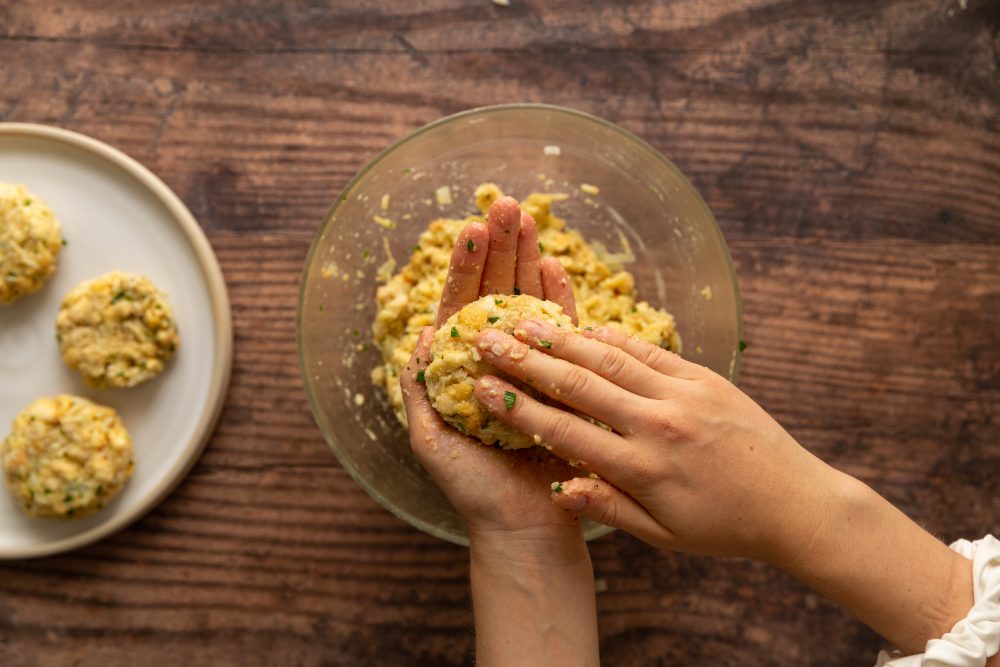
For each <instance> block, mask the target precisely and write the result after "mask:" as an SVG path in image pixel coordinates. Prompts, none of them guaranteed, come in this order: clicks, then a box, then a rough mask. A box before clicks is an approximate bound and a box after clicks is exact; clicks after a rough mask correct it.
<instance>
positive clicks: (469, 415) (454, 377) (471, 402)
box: [424, 294, 576, 449]
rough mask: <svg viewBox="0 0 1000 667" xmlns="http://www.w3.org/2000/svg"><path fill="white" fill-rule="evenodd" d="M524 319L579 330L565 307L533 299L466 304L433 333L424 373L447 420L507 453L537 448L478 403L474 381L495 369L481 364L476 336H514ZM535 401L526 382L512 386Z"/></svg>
mask: <svg viewBox="0 0 1000 667" xmlns="http://www.w3.org/2000/svg"><path fill="white" fill-rule="evenodd" d="M526 319H537V320H542V321H544V322H549V323H551V324H556V325H558V326H561V327H563V328H564V329H569V330H571V331H575V330H576V327H574V326H573V321H572V320H571V319H570V318H569V316H568V315H566V314H565V313H563V310H562V307H560V306H558V305H556V304H554V303H552V302H551V301H542V300H541V299H536V298H535V297H532V296H526V295H521V296H508V295H499V294H494V295H490V296H484V297H482V298H481V299H479V300H478V301H473V302H472V303H470V304H468V305H466V306H465V307H464V308H462V309H461V310H460V311H458V312H457V313H455V314H454V315H452V316H451V317H450V318H448V321H447V322H445V323H444V325H443V326H442V327H441V328H440V329H438V331H437V333H436V334H434V342H433V343H432V345H431V361H430V364H429V365H428V366H427V368H426V369H425V371H424V381H425V382H426V384H427V395H428V396H429V397H430V400H431V404H432V405H433V406H434V409H436V410H437V411H438V412H439V413H441V416H442V417H444V420H445V421H446V422H448V423H449V424H451V425H452V426H454V427H455V428H457V429H458V430H460V431H462V432H463V433H468V434H469V435H471V436H473V437H475V438H478V439H479V440H480V441H482V442H483V443H485V444H487V445H492V444H498V445H500V446H501V447H503V448H504V449H524V448H526V447H534V446H535V442H534V441H533V440H532V438H531V436H528V435H525V434H524V433H519V432H518V431H515V430H514V429H513V428H511V427H510V426H508V425H507V424H505V423H503V422H502V421H500V420H499V419H497V418H496V417H494V416H492V415H491V414H490V413H489V412H487V411H486V409H485V408H483V406H482V405H480V403H479V401H478V400H476V397H475V395H474V394H473V390H474V389H475V385H476V380H477V379H479V378H481V377H483V376H484V375H496V374H498V373H499V371H497V369H496V368H495V367H494V366H492V365H491V364H488V363H487V362H485V361H483V360H482V358H481V357H480V355H479V350H478V349H477V348H476V335H477V334H478V333H479V332H480V331H482V330H483V329H487V328H493V329H499V330H501V331H505V332H507V333H513V332H514V328H515V327H516V326H517V325H518V324H519V323H520V322H521V321H522V320H526ZM514 384H516V385H517V386H518V387H519V388H520V389H522V390H523V391H525V393H528V394H530V395H532V396H535V397H540V396H541V395H540V394H539V393H538V392H536V391H535V390H534V389H532V388H530V387H527V386H525V385H524V384H523V383H519V382H514Z"/></svg>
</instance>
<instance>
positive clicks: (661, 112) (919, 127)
mask: <svg viewBox="0 0 1000 667" xmlns="http://www.w3.org/2000/svg"><path fill="white" fill-rule="evenodd" d="M998 33H1000V3H998V2H996V0H967V1H966V0H961V1H959V0H953V1H952V0H901V1H898V2H870V1H867V0H866V1H854V0H849V1H844V2H836V3H833V2H824V1H822V0H808V1H803V2H791V1H787V0H778V1H771V2H764V1H759V0H738V1H732V2H730V1H723V0H709V1H701V2H699V1H695V0H688V1H680V2H655V1H649V0H627V1H626V0H618V1H617V2H599V1H597V0H586V1H585V0H548V1H545V0H510V6H508V7H500V6H496V5H494V4H493V3H491V2H490V1H489V0H426V1H422V2H395V1H393V0H359V1H356V2H332V1H322V0H313V1H309V2H296V1H295V0H251V1H249V2H237V1H236V0H209V1H206V2H197V1H195V0H187V1H182V2H169V1H164V0H75V1H71V2H61V3H57V2H44V1H42V0H21V2H16V3H15V2H13V1H12V0H2V1H0V121H28V122H38V123H48V124H53V125H59V126H62V127H66V128H69V129H72V130H76V131H79V132H83V133H86V134H89V135H92V136H94V137H96V138H98V139H101V140H103V141H106V142H109V143H111V144H113V145H115V146H117V147H119V148H121V149H123V150H124V151H126V152H127V153H129V154H130V155H132V156H133V157H135V158H137V159H139V160H140V161H142V162H143V163H145V164H146V165H147V166H149V167H150V168H151V169H152V170H153V171H154V172H156V173H157V174H159V175H160V176H161V177H162V178H163V179H164V180H165V181H166V182H167V184H168V185H170V186H171V187H172V188H173V189H174V190H176V192H177V193H178V194H179V195H180V196H181V198H182V199H184V201H185V202H186V203H187V204H188V206H189V207H190V208H191V210H192V211H193V212H194V214H195V216H196V217H197V218H198V220H199V221H200V222H201V224H202V225H203V227H204V229H205V231H206V232H207V233H208V236H209V239H210V240H211V242H212V245H213V246H214V248H215V250H216V252H217V253H218V257H219V261H220V262H221V265H222V269H223V272H224V273H225V276H226V280H227V284H228V287H229V290H230V296H231V299H232V308H233V318H234V325H235V340H236V351H235V361H234V368H233V377H232V386H231V388H230V391H229V397H228V400H227V402H226V407H225V410H224V413H223V415H222V418H221V421H220V423H219V427H218V430H217V432H216V434H215V435H214V437H213V438H212V440H211V442H210V443H209V446H208V448H207V450H206V451H205V454H204V456H203V457H202V459H201V461H200V463H199V464H198V465H197V466H196V467H195V469H194V471H193V472H192V473H191V475H190V477H189V478H188V479H187V480H186V481H185V482H184V483H183V484H182V485H181V486H180V487H179V488H178V489H177V490H176V492H175V493H174V494H173V495H172V496H170V497H169V498H168V499H167V500H166V501H165V502H164V503H163V504H162V505H161V506H160V507H158V508H157V509H156V510H154V511H153V512H151V513H150V514H149V515H148V516H146V517H145V518H144V519H142V520H140V521H138V522H137V523H135V524H134V525H133V526H132V527H130V528H128V529H126V530H124V531H122V532H121V533H119V534H117V535H115V536H113V537H111V538H109V539H107V540H105V541H104V542H102V543H100V544H96V545H93V546H90V547H87V548H84V549H81V550H79V551H76V552H73V553H69V554H65V555H61V556H58V557H53V558H45V559H40V560H29V561H16V562H7V563H2V564H0V664H3V665H4V666H5V667H16V666H22V665H41V666H49V665H102V666H108V665H162V666H171V665H184V666H189V665H234V666H235V665H240V666H242V665H461V664H471V662H472V660H473V652H472V649H473V637H472V632H471V623H472V616H471V612H470V604H469V593H468V584H467V579H466V578H467V574H468V566H467V552H466V550H465V549H462V548H459V547H455V546H452V545H449V544H445V543H443V542H440V541H438V540H436V539H434V538H431V537H428V536H426V535H424V534H422V533H420V532H418V531H416V530H415V529H413V528H411V527H410V526H408V525H406V524H404V523H403V522H401V521H399V520H397V519H396V518H394V517H393V516H391V515H390V514H389V513H388V512H386V511H385V510H383V509H382V508H381V507H380V506H379V505H378V504H376V503H375V502H374V501H373V500H372V499H370V498H369V497H368V496H367V495H366V494H365V492H364V491H363V490H362V489H361V488H360V487H358V486H357V485H356V484H355V483H354V482H353V481H352V480H351V479H350V478H349V477H348V476H347V474H346V473H345V472H344V471H343V470H342V469H341V468H340V466H339V465H338V464H337V463H336V461H335V460H334V458H333V456H332V455H331V454H330V451H329V449H328V448H327V446H326V443H325V442H324V440H323V438H322V436H321V435H320V433H319V431H318V430H317V428H316V426H315V424H314V422H313V418H312V416H311V414H310V412H309V408H308V406H307V404H306V398H305V394H304V391H303V388H302V383H301V381H300V376H299V370H298V366H297V356H296V349H295V339H294V326H295V325H294V318H295V302H296V290H297V285H298V280H299V275H300V270H301V267H302V263H303V260H304V259H305V255H306V252H307V250H308V248H309V244H310V242H311V240H312V237H313V234H314V232H315V231H316V229H317V226H318V224H319V222H320V220H321V219H322V217H323V214H324V212H325V210H326V208H327V206H328V205H329V204H330V203H331V202H332V201H333V200H334V198H335V197H336V196H337V194H338V193H339V191H340V189H341V188H342V187H343V186H344V185H345V184H346V183H347V181H348V180H349V179H350V178H351V177H352V176H353V175H354V174H355V172H357V171H358V170H359V169H360V168H361V167H362V166H363V165H364V164H365V163H366V162H367V161H368V160H370V159H371V158H372V157H373V156H374V155H375V154H376V153H377V152H378V151H380V150H381V149H382V148H384V147H386V146H387V145H388V144H389V143H390V142H392V141H394V140H395V139H397V138H399V137H401V136H403V135H405V134H406V133H408V132H410V131H412V130H414V129H416V128H418V127H420V126H421V125H423V124H424V123H427V122H429V121H432V120H435V119H437V118H440V117H441V116H444V115H447V114H451V113H453V112H456V111H459V110H462V109H467V108H470V107H475V106H480V105H486V104H493V103H499V102H513V101H538V102H549V103H554V104H561V105H566V106H570V107H575V108H578V109H582V110H585V111H588V112H591V113H594V114H597V115H599V116H603V117H605V118H607V119H609V120H611V121H613V122H616V123H619V124H621V125H622V126H624V127H626V128H628V129H629V130H632V131H633V132H636V133H637V134H639V135H640V136H642V137H643V138H645V139H646V140H647V141H649V142H650V143H651V144H652V145H653V146H654V147H656V148H657V149H659V150H660V151H662V152H663V153H664V154H665V155H667V156H668V157H669V158H670V159H671V160H673V161H674V162H675V163H676V164H677V165H678V166H679V167H680V168H681V169H682V170H683V171H684V173H685V174H687V175H688V177H689V178H690V179H691V180H692V181H693V182H694V184H695V185H696V187H697V188H698V189H699V190H700V192H701V193H702V194H703V196H704V197H705V199H706V200H707V201H708V203H709V205H710V207H711V208H712V210H713V211H714V212H715V215H716V216H717V218H718V220H719V223H720V225H721V226H722V229H723V231H724V233H725V235H726V238H727V239H728V241H729V244H730V248H731V250H732V254H733V258H734V260H735V262H736V267H737V272H738V275H739V278H740V284H741V287H742V293H743V300H744V301H743V303H744V308H745V310H744V316H745V324H746V338H747V340H748V341H749V343H750V348H749V350H748V351H747V354H746V356H745V365H744V370H743V375H742V378H741V380H740V384H741V385H742V386H743V387H744V388H745V390H746V391H747V392H748V393H749V394H750V395H751V396H752V397H753V398H755V399H756V400H757V401H759V402H760V403H761V404H762V405H763V406H764V407H765V408H766V409H768V410H769V411H770V412H771V413H772V414H773V415H774V416H775V417H776V418H777V419H779V420H780V421H781V422H782V423H783V424H784V425H785V426H786V427H787V428H788V429H789V430H790V431H791V432H792V434H793V435H795V436H796V437H797V438H798V439H799V440H800V441H801V442H802V443H803V445H805V446H806V447H807V448H809V449H810V450H812V451H813V452H815V453H816V454H817V455H819V456H820V457H822V458H824V459H825V460H827V461H829V462H830V463H832V464H833V465H835V466H836V467H838V468H840V469H842V470H845V471H847V472H849V473H851V474H853V475H856V476H858V477H860V478H861V479H863V480H864V481H866V482H867V483H869V484H871V485H872V486H874V487H875V488H876V489H877V490H878V491H879V492H881V493H882V494H884V495H885V496H886V497H887V498H889V499H890V500H891V501H892V502H894V503H895V504H897V505H898V506H899V507H901V508H902V509H903V510H904V511H905V512H906V513H907V514H909V515H910V516H911V517H913V518H914V519H916V520H917V521H919V522H921V523H922V524H923V525H925V526H926V527H928V528H929V529H930V530H931V531H933V532H934V533H935V534H937V535H939V536H940V537H941V538H942V539H944V540H948V541H951V540H954V539H956V538H958V537H962V536H966V537H978V536H981V535H982V534H984V533H986V532H990V531H992V532H993V533H996V534H1000V493H998V488H1000V483H998V478H1000V475H998V473H1000V421H998V414H1000V410H998V408H1000V35H998ZM592 554H593V558H594V566H595V573H596V576H597V577H598V579H599V582H600V587H601V589H602V590H603V592H602V593H601V594H600V595H599V600H598V601H599V605H598V606H599V611H600V632H601V644H602V655H603V661H604V664H606V665H612V666H613V665H668V664H669V665H741V666H755V665H771V664H776V665H792V664H795V665H799V664H811V665H847V664H852V665H865V664H871V663H872V662H873V661H874V658H875V653H876V651H877V649H878V647H879V646H880V640H879V639H878V637H876V636H875V635H874V634H873V633H872V632H871V631H869V630H868V629H866V628H865V627H863V626H862V625H860V624H859V623H858V622H856V621H854V620H853V619H851V618H850V617H848V616H847V615H845V614H844V613H843V612H841V611H840V610H838V609H837V608H836V607H834V606H833V605H832V604H830V603H828V602H827V601H825V600H824V599H821V598H820V597H818V596H817V595H815V594H813V593H811V592H810V591H809V590H808V589H806V588H805V587H804V586H802V585H800V584H799V583H797V582H795V581H793V580H791V579H790V578H788V577H786V576H784V575H783V574H781V573H779V572H777V571H775V570H773V569H770V568H768V567H764V566H761V565H758V564H755V563H752V562H747V561H725V560H716V559H709V558H700V557H690V556H683V555H672V554H668V555H662V554H660V553H658V552H657V551H656V550H654V549H652V548H650V547H648V546H646V545H645V544H643V543H641V542H639V541H637V540H635V539H633V538H631V537H629V536H628V535H624V534H621V533H619V534H614V535H611V536H609V537H606V538H602V539H600V540H598V541H596V542H594V543H593V544H592Z"/></svg>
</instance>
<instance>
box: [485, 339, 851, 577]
mask: <svg viewBox="0 0 1000 667" xmlns="http://www.w3.org/2000/svg"><path fill="white" fill-rule="evenodd" d="M515 335H516V338H514V337H512V336H508V335H506V334H504V333H502V332H500V331H496V330H488V331H484V332H482V333H481V334H480V336H479V338H478V340H477V344H478V346H479V349H480V353H481V354H482V356H483V358H484V359H485V360H486V361H488V362H490V363H491V364H493V365H494V366H496V367H497V368H498V369H499V370H501V371H503V372H504V373H506V374H508V375H510V376H512V377H515V378H519V379H521V380H523V381H525V382H527V383H529V384H531V385H532V386H533V387H535V388H536V389H538V390H539V391H541V392H542V393H544V394H547V395H548V396H549V397H551V398H553V399H555V400H556V401H559V402H560V403H562V404H564V405H566V406H568V407H570V408H573V409H575V410H578V411H579V412H581V413H583V414H585V415H589V416H591V417H593V418H595V419H597V420H599V421H601V422H603V423H604V424H607V425H608V426H610V427H611V428H612V429H613V431H609V430H606V429H603V428H601V427H600V426H597V425H595V424H593V423H591V422H590V421H587V420H586V419H582V418H580V417H578V416H576V415H574V414H571V413H570V412H568V411H565V410H561V409H559V408H556V407H553V406H549V405H544V404H542V403H540V402H539V401H536V400H534V399H532V398H531V397H529V396H527V395H525V394H523V393H522V392H520V391H518V390H517V389H516V388H515V387H513V386H512V385H510V384H509V383H507V382H504V381H503V380H501V379H499V378H495V377H485V378H482V379H481V380H480V381H479V382H478V384H477V387H476V396H477V398H478V399H479V401H480V402H481V403H482V404H483V405H484V406H485V407H486V409H487V410H489V411H490V412H491V413H493V414H494V415H496V416H497V417H498V418H500V419H501V420H503V421H506V422H508V423H509V424H511V425H513V426H514V427H515V428H517V429H518V430H520V431H522V432H524V433H531V434H536V433H537V434H539V435H540V436H541V438H542V441H543V443H544V444H546V445H547V446H549V447H551V449H552V451H553V452H554V453H555V454H557V455H558V456H560V457H562V458H564V459H566V460H567V461H574V462H580V464H581V465H582V466H583V467H586V468H587V469H588V470H591V471H593V472H595V473H597V474H598V475H599V476H600V477H601V479H600V480H593V479H585V478H579V479H570V480H567V481H565V482H564V483H563V484H562V488H561V492H560V493H553V494H552V499H553V501H554V503H555V504H556V505H557V506H559V507H562V508H564V509H568V510H572V511H574V512H580V513H582V514H584V515H586V516H588V517H590V518H592V519H594V520H596V521H598V522H600V523H604V524H607V525H612V526H616V527H620V528H623V529H624V530H627V531H628V532H630V533H632V534H634V535H636V536H637V537H639V538H641V539H643V540H645V541H647V542H649V543H650V544H653V545H655V546H658V547H661V548H664V549H671V550H678V551H687V552H693V553H701V554H710V555H719V556H753V557H757V558H760V559H763V560H767V561H771V562H781V561H783V560H789V559H794V558H795V556H796V553H797V550H798V549H801V548H803V547H804V545H805V544H807V543H808V541H809V538H810V536H811V535H812V534H813V531H814V530H815V529H816V527H817V526H818V525H819V524H820V523H821V522H822V518H823V511H824V502H825V500H826V499H827V498H829V497H830V495H831V494H832V493H833V491H834V486H835V484H836V482H837V473H836V471H834V470H833V469H832V468H829V467H828V466H827V465H826V464H824V463H823V462H822V461H820V460H819V459H817V458H816V457H814V456H813V455H812V454H810V453H809V452H807V451H806V450H805V449H803V448H802V447H800V446H799V445H798V443H796V442H795V440H794V439H792V437H791V436H790V435H788V433H787V432H785V430H784V429H782V428H781V427H780V426H779V425H778V424H777V423H776V422H775V421H774V420H773V419H771V417H770V416H768V414H767V413H766V412H764V410H763V409H761V408H760V407H759V406H758V405H757V404H756V403H754V402H753V401H752V400H750V399H749V398H748V397H747V396H746V395H745V394H743V393H742V392H741V391H740V390H739V389H737V388H736V387H735V386H734V385H732V384H731V383H730V382H728V381H726V380H725V379H723V378H722V377H720V376H719V375H716V374H715V373H713V372H711V371H709V370H708V369H706V368H704V367H701V366H698V365H696V364H693V363H690V362H688V361H685V360H684V359H682V358H681V357H679V356H677V355H676V354H673V353H671V352H667V351H665V350H662V349H660V348H658V347H655V346H653V345H650V344H648V343H644V342H641V341H638V340H635V339H633V338H630V337H628V336H626V335H625V334H624V333H622V332H621V331H618V330H615V329H610V328H601V329H597V330H596V331H593V332H583V333H582V334H577V333H572V332H569V331H566V330H565V329H561V328H557V327H554V326H552V325H549V324H546V323H543V322H537V321H530V320H529V321H526V322H523V323H521V325H520V326H519V328H518V329H517V330H515ZM542 340H544V341H545V342H546V343H545V346H544V347H543V346H542V345H541V343H540V341H542ZM550 344H551V347H549V345H550ZM497 352H500V354H497ZM522 356H523V358H522ZM506 391H513V392H515V394H516V400H515V403H514V407H513V408H512V409H510V410H508V409H507V407H506V405H505V403H504V398H503V397H504V392H506Z"/></svg>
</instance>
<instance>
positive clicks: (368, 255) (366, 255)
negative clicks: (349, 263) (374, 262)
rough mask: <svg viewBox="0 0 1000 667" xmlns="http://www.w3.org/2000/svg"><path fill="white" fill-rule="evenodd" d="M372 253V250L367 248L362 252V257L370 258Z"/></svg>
mask: <svg viewBox="0 0 1000 667" xmlns="http://www.w3.org/2000/svg"><path fill="white" fill-rule="evenodd" d="M371 254H372V251H371V250H365V251H364V252H363V253H361V259H368V258H369V257H371Z"/></svg>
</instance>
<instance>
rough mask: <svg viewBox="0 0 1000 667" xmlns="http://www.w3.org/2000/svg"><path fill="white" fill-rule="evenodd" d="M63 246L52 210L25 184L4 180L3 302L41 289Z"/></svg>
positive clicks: (0, 235)
mask: <svg viewBox="0 0 1000 667" xmlns="http://www.w3.org/2000/svg"><path fill="white" fill-rule="evenodd" d="M62 246H63V239H62V234H61V231H60V227H59V221H58V220H57V219H56V216H55V214H54V213H53V212H52V209H51V208H49V207H48V205H46V204H45V202H43V201H42V200H41V199H40V198H39V197H37V196H36V195H33V194H32V193H31V192H30V191H28V189H27V188H26V187H24V186H23V185H15V184H13V183H4V182H0V303H11V302H13V301H16V300H17V299H20V298H21V297H23V296H27V295H28V294H32V293H33V292H37V291H38V290H40V289H41V288H42V286H43V285H45V283H46V282H47V281H48V279H49V277H50V276H51V275H52V274H53V273H54V272H55V270H56V258H57V257H58V256H59V251H60V250H61V249H62Z"/></svg>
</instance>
